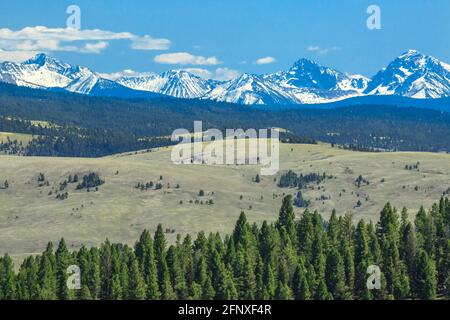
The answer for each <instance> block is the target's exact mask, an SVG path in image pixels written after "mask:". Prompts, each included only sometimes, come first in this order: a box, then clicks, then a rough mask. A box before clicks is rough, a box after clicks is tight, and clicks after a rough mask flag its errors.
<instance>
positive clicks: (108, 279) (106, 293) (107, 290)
mask: <svg viewBox="0 0 450 320" xmlns="http://www.w3.org/2000/svg"><path fill="white" fill-rule="evenodd" d="M100 274H101V280H100V282H101V284H100V285H101V289H100V290H101V292H100V297H101V298H102V299H105V300H108V299H111V296H112V292H111V285H112V276H113V275H112V254H111V243H110V242H109V240H108V239H106V241H105V243H103V244H102V245H101V247H100Z"/></svg>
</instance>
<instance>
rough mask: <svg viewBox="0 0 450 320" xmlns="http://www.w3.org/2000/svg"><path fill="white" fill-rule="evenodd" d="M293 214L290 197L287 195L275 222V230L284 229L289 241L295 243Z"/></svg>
mask: <svg viewBox="0 0 450 320" xmlns="http://www.w3.org/2000/svg"><path fill="white" fill-rule="evenodd" d="M294 220H295V213H294V208H293V207H292V196H291V195H287V196H285V197H284V198H283V202H282V204H281V209H280V213H279V216H278V221H277V228H278V229H281V228H282V227H284V228H285V229H286V232H287V233H288V235H289V237H290V239H291V241H293V242H295V241H296V239H295V221H294Z"/></svg>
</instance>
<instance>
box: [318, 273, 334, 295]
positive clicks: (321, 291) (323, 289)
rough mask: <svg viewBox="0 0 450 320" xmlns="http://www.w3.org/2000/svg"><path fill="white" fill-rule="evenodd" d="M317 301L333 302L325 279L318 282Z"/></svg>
mask: <svg viewBox="0 0 450 320" xmlns="http://www.w3.org/2000/svg"><path fill="white" fill-rule="evenodd" d="M315 299H316V300H333V296H332V295H331V294H330V293H329V292H328V289H327V285H326V283H325V279H324V278H320V279H319V281H318V287H317V292H316V296H315Z"/></svg>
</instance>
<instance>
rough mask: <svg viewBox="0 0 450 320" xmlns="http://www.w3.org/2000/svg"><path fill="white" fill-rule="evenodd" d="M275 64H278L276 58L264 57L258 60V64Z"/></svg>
mask: <svg viewBox="0 0 450 320" xmlns="http://www.w3.org/2000/svg"><path fill="white" fill-rule="evenodd" d="M274 62H276V59H275V58H274V57H264V58H259V59H258V60H256V64H271V63H274Z"/></svg>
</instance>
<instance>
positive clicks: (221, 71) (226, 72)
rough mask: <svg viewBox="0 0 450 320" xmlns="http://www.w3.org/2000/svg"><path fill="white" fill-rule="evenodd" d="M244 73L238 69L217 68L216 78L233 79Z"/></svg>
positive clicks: (222, 79)
mask: <svg viewBox="0 0 450 320" xmlns="http://www.w3.org/2000/svg"><path fill="white" fill-rule="evenodd" d="M241 74H242V72H240V71H238V70H233V69H228V68H217V69H216V71H215V76H214V79H216V80H221V81H227V80H232V79H235V78H237V77H239V76H240V75H241Z"/></svg>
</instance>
